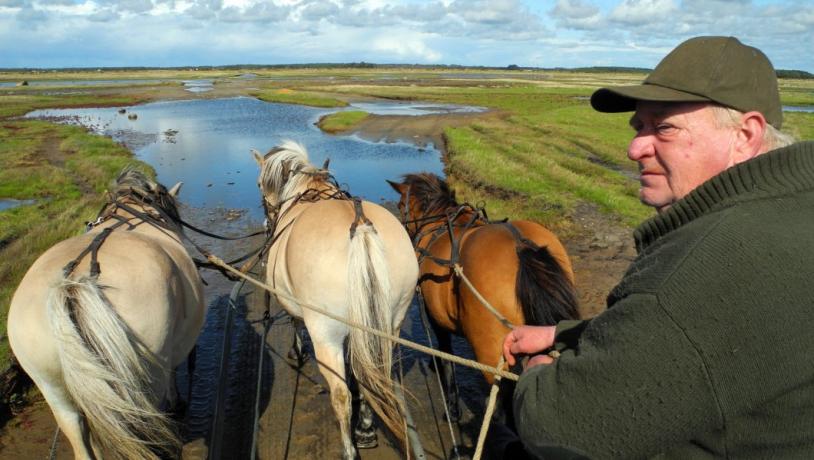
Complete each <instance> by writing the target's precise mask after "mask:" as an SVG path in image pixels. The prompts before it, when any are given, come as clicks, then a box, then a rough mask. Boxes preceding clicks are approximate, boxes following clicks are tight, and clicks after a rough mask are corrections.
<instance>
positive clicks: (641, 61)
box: [0, 0, 814, 73]
mask: <svg viewBox="0 0 814 460" xmlns="http://www.w3.org/2000/svg"><path fill="white" fill-rule="evenodd" d="M665 25H666V26H665ZM698 35H731V36H736V37H738V38H739V39H740V40H741V41H742V42H744V43H745V44H747V45H750V46H755V47H757V48H759V49H761V50H762V51H763V52H764V53H766V55H767V56H768V57H769V59H770V60H771V61H772V63H773V64H774V66H775V68H776V69H783V70H799V71H804V72H809V73H814V57H812V55H811V53H810V50H809V49H808V48H809V47H810V46H809V45H810V44H811V43H814V5H812V4H810V2H806V1H804V0H556V1H555V0H550V1H543V2H540V1H533V0H274V1H259V0H122V1H112V0H0V68H5V69H69V68H77V69H94V68H153V69H158V68H188V67H237V66H240V65H246V66H286V65H292V66H293V65H307V64H325V65H331V64H334V63H337V64H341V63H349V64H350V63H375V64H376V65H382V66H386V65H403V66H416V65H422V66H424V65H426V66H449V67H452V66H460V67H484V68H507V67H508V66H512V65H515V66H518V67H521V68H535V69H558V68H562V69H575V68H591V67H621V68H641V69H652V68H653V67H655V65H656V64H657V63H658V61H659V60H661V58H663V57H664V56H665V55H666V54H667V53H668V52H669V51H670V50H671V49H673V48H674V47H675V46H676V45H677V44H679V43H680V42H682V41H684V40H685V39H687V38H690V37H693V36H698ZM249 62H259V63H262V64H247V63H249Z"/></svg>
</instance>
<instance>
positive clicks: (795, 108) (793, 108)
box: [783, 105, 814, 113]
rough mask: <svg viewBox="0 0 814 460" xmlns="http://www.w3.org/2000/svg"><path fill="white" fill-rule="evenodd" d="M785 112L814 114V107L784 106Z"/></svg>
mask: <svg viewBox="0 0 814 460" xmlns="http://www.w3.org/2000/svg"><path fill="white" fill-rule="evenodd" d="M783 111H784V112H808V113H814V105H803V106H794V105H784V106H783Z"/></svg>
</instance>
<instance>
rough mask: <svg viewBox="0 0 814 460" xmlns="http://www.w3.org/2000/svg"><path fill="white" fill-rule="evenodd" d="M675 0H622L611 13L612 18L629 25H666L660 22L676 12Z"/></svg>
mask: <svg viewBox="0 0 814 460" xmlns="http://www.w3.org/2000/svg"><path fill="white" fill-rule="evenodd" d="M676 10H677V8H676V5H675V3H674V2H673V0H622V2H621V3H620V4H619V5H617V6H616V8H614V9H613V11H612V12H611V14H610V20H611V21H614V22H617V23H621V24H627V25H633V26H637V25H643V24H652V25H656V24H657V26H658V27H665V26H666V24H664V23H659V22H660V21H662V20H664V19H667V18H668V17H670V16H671V15H672V14H674V13H675V12H676Z"/></svg>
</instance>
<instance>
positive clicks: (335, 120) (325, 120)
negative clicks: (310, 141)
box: [317, 110, 370, 134]
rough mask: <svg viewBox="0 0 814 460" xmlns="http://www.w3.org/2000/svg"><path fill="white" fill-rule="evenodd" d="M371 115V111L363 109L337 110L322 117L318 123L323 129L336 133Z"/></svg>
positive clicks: (355, 124)
mask: <svg viewBox="0 0 814 460" xmlns="http://www.w3.org/2000/svg"><path fill="white" fill-rule="evenodd" d="M369 116H370V114H369V113H367V112H363V111H361V110H348V111H342V112H335V113H331V114H328V115H325V116H324V117H322V118H320V120H319V122H318V123H317V125H318V126H319V128H320V129H321V130H323V131H325V132H327V133H332V134H335V133H339V132H343V131H347V130H348V129H351V128H353V127H354V126H357V125H358V124H359V123H361V122H362V121H364V120H365V119H367V118H368V117H369Z"/></svg>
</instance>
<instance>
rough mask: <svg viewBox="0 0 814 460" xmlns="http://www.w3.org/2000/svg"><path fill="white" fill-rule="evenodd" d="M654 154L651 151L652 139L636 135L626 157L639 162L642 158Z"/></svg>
mask: <svg viewBox="0 0 814 460" xmlns="http://www.w3.org/2000/svg"><path fill="white" fill-rule="evenodd" d="M654 152H655V150H654V149H653V142H652V137H651V136H648V135H644V134H637V135H636V136H635V137H634V138H633V140H632V141H630V145H629V146H628V148H627V157H628V158H630V159H631V160H633V161H639V160H641V159H642V158H643V157H645V156H648V155H652V154H653V153H654Z"/></svg>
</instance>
